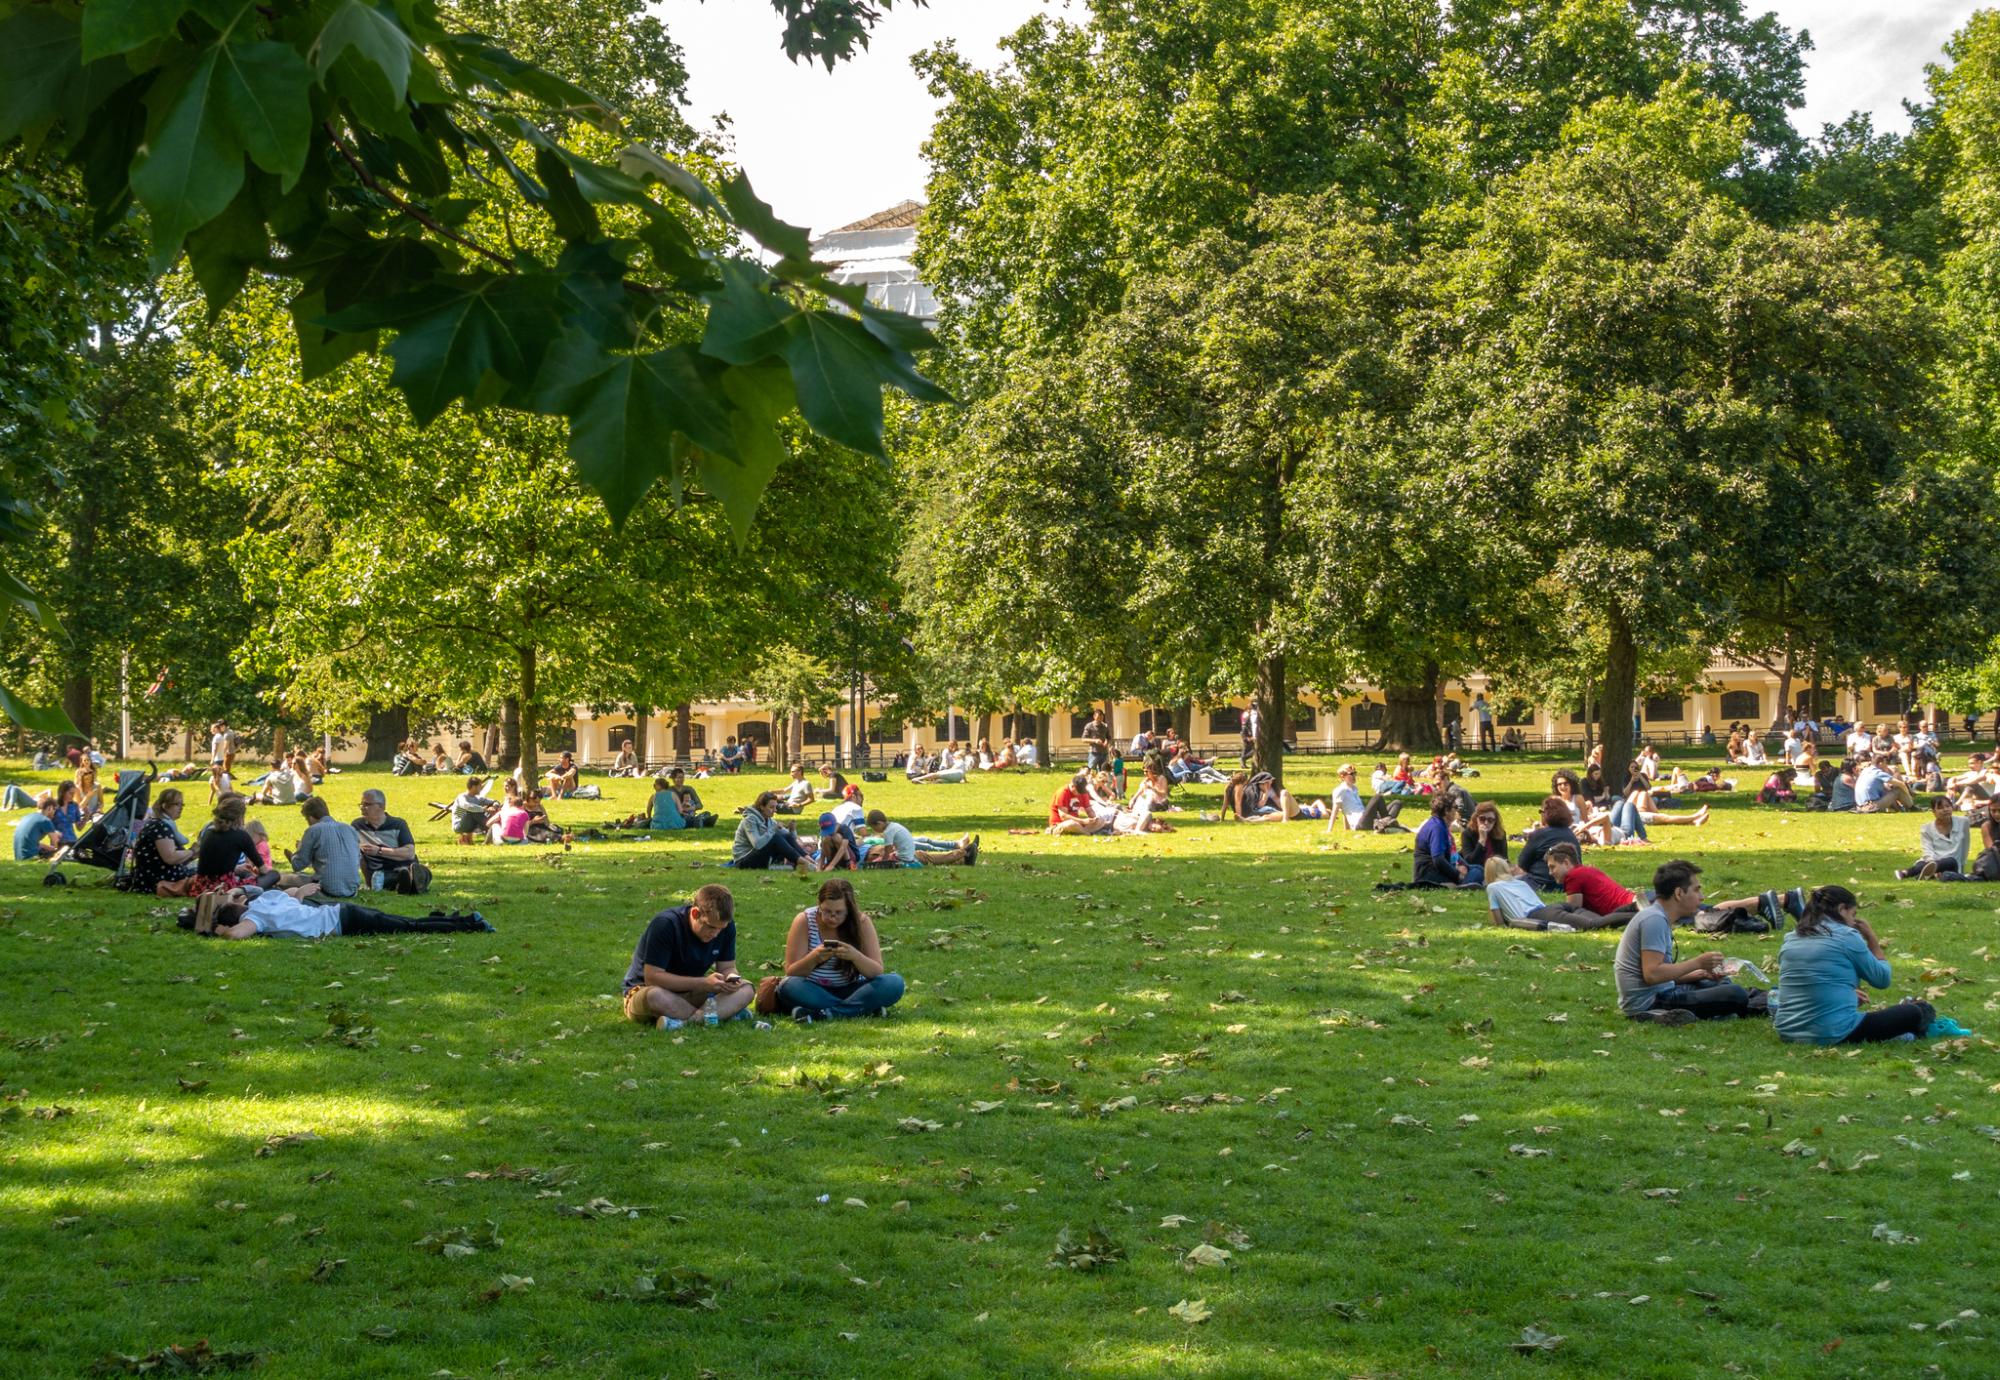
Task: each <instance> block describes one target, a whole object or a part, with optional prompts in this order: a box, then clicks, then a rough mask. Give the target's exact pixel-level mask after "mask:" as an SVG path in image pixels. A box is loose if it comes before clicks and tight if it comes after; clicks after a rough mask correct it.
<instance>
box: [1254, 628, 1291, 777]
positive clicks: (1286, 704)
mask: <svg viewBox="0 0 2000 1380" xmlns="http://www.w3.org/2000/svg"><path fill="white" fill-rule="evenodd" d="M1256 705H1257V744H1256V749H1257V755H1256V761H1257V770H1259V771H1267V772H1269V773H1271V779H1272V780H1273V781H1275V782H1277V783H1278V784H1279V785H1280V786H1282V785H1284V784H1285V720H1286V718H1287V717H1288V716H1289V714H1290V712H1291V707H1292V696H1291V686H1290V685H1289V684H1288V683H1287V682H1286V680H1285V655H1284V653H1283V652H1274V653H1272V654H1271V655H1270V656H1267V657H1265V658H1264V659H1263V660H1261V661H1259V662H1258V663H1257V696H1256Z"/></svg>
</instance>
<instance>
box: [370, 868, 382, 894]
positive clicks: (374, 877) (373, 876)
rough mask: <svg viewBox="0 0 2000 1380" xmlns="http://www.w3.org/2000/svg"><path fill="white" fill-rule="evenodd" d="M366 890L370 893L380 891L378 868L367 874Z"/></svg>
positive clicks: (380, 881) (380, 876)
mask: <svg viewBox="0 0 2000 1380" xmlns="http://www.w3.org/2000/svg"><path fill="white" fill-rule="evenodd" d="M368 889H369V890H370V891H380V890H381V889H382V870H381V869H380V868H377V869H376V870H375V871H373V872H371V873H369V874H368Z"/></svg>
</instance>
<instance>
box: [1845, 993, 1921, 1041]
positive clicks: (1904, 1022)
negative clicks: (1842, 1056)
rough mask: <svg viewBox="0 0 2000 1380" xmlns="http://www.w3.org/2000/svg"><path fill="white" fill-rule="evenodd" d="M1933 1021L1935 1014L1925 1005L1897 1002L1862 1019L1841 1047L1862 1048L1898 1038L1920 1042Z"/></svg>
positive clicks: (1913, 1002)
mask: <svg viewBox="0 0 2000 1380" xmlns="http://www.w3.org/2000/svg"><path fill="white" fill-rule="evenodd" d="M1936 1019H1937V1011H1936V1009H1935V1008H1934V1007H1932V1005H1931V1004H1930V1003H1929V1002H1927V1001H1899V1002H1897V1003H1896V1004H1895V1005H1894V1006H1885V1007H1883V1008H1882V1009H1881V1010H1880V1011H1870V1012H1869V1013H1868V1014H1867V1015H1865V1016H1863V1017H1862V1018H1861V1024H1860V1025H1857V1026H1855V1027H1854V1029H1853V1030H1851V1031H1849V1032H1848V1035H1847V1038H1846V1039H1845V1040H1842V1041H1841V1043H1842V1044H1844V1045H1865V1044H1870V1043H1873V1042H1874V1041H1876V1040H1893V1039H1895V1038H1896V1037H1897V1036H1898V1035H1915V1036H1917V1037H1919V1038H1922V1036H1923V1033H1924V1032H1925V1031H1926V1030H1929V1029H1930V1028H1931V1022H1932V1021H1934V1020H1936Z"/></svg>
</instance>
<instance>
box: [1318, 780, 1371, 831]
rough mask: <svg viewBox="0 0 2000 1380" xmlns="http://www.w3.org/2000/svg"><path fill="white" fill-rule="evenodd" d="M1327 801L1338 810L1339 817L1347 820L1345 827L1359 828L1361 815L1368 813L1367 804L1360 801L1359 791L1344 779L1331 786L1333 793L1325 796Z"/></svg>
mask: <svg viewBox="0 0 2000 1380" xmlns="http://www.w3.org/2000/svg"><path fill="white" fill-rule="evenodd" d="M1327 803H1328V804H1330V805H1332V806H1333V808H1334V809H1336V810H1338V811H1340V815H1341V818H1343V819H1345V820H1346V821H1347V827H1348V828H1350V829H1359V828H1360V827H1361V817H1362V816H1363V815H1365V814H1367V813H1368V806H1367V805H1366V804H1364V803H1363V802H1362V799H1361V792H1359V791H1357V790H1355V789H1354V787H1352V786H1350V785H1348V784H1347V783H1346V782H1345V781H1343V782H1341V783H1340V784H1339V785H1338V786H1335V787H1334V788H1333V794H1332V795H1330V796H1328V797H1327Z"/></svg>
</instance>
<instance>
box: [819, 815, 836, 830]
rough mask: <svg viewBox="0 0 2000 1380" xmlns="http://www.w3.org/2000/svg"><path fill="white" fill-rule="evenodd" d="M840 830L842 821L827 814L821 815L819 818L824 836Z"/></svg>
mask: <svg viewBox="0 0 2000 1380" xmlns="http://www.w3.org/2000/svg"><path fill="white" fill-rule="evenodd" d="M839 828H840V821H839V820H837V819H835V818H834V817H833V816H832V815H830V814H827V815H821V816H820V817H819V831H820V832H821V833H822V834H831V833H833V832H834V831H835V830H837V829H839Z"/></svg>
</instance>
